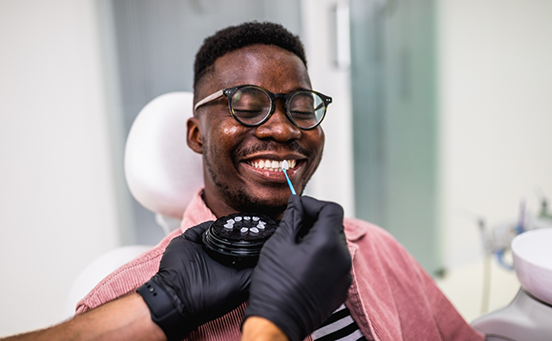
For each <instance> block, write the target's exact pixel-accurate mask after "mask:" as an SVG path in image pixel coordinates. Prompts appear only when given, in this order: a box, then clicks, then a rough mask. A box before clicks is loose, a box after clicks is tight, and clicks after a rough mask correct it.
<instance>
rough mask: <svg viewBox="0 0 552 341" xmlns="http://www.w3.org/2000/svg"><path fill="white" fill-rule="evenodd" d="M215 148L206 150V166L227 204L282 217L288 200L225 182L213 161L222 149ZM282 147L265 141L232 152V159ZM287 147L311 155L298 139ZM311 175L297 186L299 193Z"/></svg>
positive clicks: (277, 217)
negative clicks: (281, 199)
mask: <svg viewBox="0 0 552 341" xmlns="http://www.w3.org/2000/svg"><path fill="white" fill-rule="evenodd" d="M213 148H214V150H211V149H207V150H206V152H205V153H203V160H204V164H205V167H207V171H208V174H209V176H210V178H211V180H212V181H213V184H214V185H215V187H216V188H217V190H218V191H219V193H221V194H222V196H223V198H225V202H226V204H227V205H229V206H230V207H232V208H234V209H235V210H237V211H238V212H248V213H258V214H263V215H266V216H269V217H271V218H272V219H274V220H277V219H280V218H281V216H282V214H283V212H284V211H285V209H286V207H287V200H286V201H285V202H281V203H278V202H275V201H274V200H273V199H270V198H259V197H256V196H253V195H252V194H251V193H250V192H248V190H247V188H246V187H244V186H242V187H240V186H232V187H230V186H229V185H228V182H225V181H224V180H222V179H221V176H219V173H218V172H217V171H216V170H215V167H214V164H213V162H212V160H214V159H215V158H214V157H212V155H219V153H221V152H222V151H220V150H217V147H216V146H214V147H213ZM282 148H283V147H282V146H281V145H277V144H275V143H271V142H265V141H263V142H261V143H259V144H256V145H255V146H253V147H250V148H242V149H238V150H235V151H234V152H233V153H232V160H238V159H241V158H243V157H244V156H246V155H250V154H253V153H254V152H258V151H275V150H277V149H282ZM285 149H286V150H287V151H289V150H295V151H298V152H300V153H301V154H303V155H305V156H307V157H309V156H310V155H311V153H310V152H309V151H307V150H305V149H304V148H301V147H300V146H299V144H298V143H296V141H293V142H291V143H290V144H289V145H288V146H287V147H286V148H285ZM234 166H236V165H234ZM236 168H237V167H236ZM311 176H312V174H310V175H309V177H308V178H307V179H306V180H305V182H304V185H303V186H302V187H301V188H296V190H297V194H298V195H301V193H302V192H303V188H304V187H305V186H306V184H307V182H308V181H309V180H310V177H311Z"/></svg>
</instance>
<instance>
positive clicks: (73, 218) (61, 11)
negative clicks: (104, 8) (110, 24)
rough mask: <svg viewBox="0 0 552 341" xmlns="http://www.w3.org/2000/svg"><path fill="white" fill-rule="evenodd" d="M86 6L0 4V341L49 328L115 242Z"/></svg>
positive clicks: (91, 15) (89, 4)
mask: <svg viewBox="0 0 552 341" xmlns="http://www.w3.org/2000/svg"><path fill="white" fill-rule="evenodd" d="M94 6H95V2H94V1H93V0H80V1H74V0H50V1H40V0H34V1H31V0H18V1H9V0H2V1H0V273H1V278H2V283H3V289H2V290H0V336H4V335H8V334H12V333H17V332H23V331H26V330H29V329H35V328H40V327H45V326H47V325H49V324H52V323H55V322H58V319H59V316H60V314H61V310H62V307H63V304H64V300H65V298H66V297H67V294H68V291H69V288H70V286H71V284H72V282H73V281H74V280H75V279H76V277H77V275H78V273H79V271H81V270H82V269H83V267H84V266H85V265H87V264H88V263H89V262H90V261H91V260H92V259H94V258H96V257H98V256H99V255H100V254H102V253H104V252H106V251H107V250H109V249H111V248H113V247H115V246H116V245H118V242H119V236H118V226H117V221H118V211H117V206H116V203H115V194H114V188H115V186H113V175H112V168H113V167H112V165H111V163H110V162H111V157H110V147H109V145H108V140H109V138H108V130H107V123H106V122H107V112H106V98H105V93H104V84H103V80H102V72H103V70H102V67H101V63H100V60H101V58H100V57H101V56H100V48H99V46H100V45H99V41H98V35H99V34H98V24H97V18H96V8H95V7H94Z"/></svg>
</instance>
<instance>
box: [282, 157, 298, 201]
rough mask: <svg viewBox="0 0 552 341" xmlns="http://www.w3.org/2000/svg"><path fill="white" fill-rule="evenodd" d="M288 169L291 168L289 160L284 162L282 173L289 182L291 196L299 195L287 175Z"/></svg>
mask: <svg viewBox="0 0 552 341" xmlns="http://www.w3.org/2000/svg"><path fill="white" fill-rule="evenodd" d="M288 168H289V164H288V162H287V160H284V161H283V162H282V172H284V175H285V176H286V179H287V182H288V185H289V189H291V194H293V195H297V193H295V188H293V185H292V184H291V180H290V179H289V177H288V175H287V172H286V170H287V169H288Z"/></svg>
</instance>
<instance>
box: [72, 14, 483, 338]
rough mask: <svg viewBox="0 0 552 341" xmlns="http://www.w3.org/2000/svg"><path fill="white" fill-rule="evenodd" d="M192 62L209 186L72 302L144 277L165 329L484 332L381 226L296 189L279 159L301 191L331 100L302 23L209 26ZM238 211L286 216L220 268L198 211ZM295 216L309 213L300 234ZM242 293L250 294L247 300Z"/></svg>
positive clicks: (129, 289) (140, 286)
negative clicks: (206, 246) (315, 85)
mask: <svg viewBox="0 0 552 341" xmlns="http://www.w3.org/2000/svg"><path fill="white" fill-rule="evenodd" d="M194 72H195V76H194V117H193V118H191V119H190V120H189V121H188V126H187V128H188V134H187V142H188V145H189V147H190V148H192V149H193V150H194V151H195V152H197V153H200V154H202V155H203V166H204V181H205V188H204V189H203V190H201V191H200V192H199V193H198V194H197V195H196V197H195V198H194V199H193V201H192V202H191V203H190V205H189V206H188V208H187V209H186V212H185V213H184V217H183V220H182V225H181V228H180V229H178V230H177V231H174V232H173V233H172V234H170V235H169V236H167V237H166V238H165V239H164V240H163V241H162V242H161V243H160V244H159V245H157V246H156V247H154V248H153V249H152V250H150V251H149V252H147V253H146V254H144V255H142V256H141V257H139V258H138V259H136V260H134V261H132V262H131V263H129V264H127V265H124V266H123V267H121V268H120V269H118V270H116V271H115V272H114V273H112V274H111V275H109V276H108V277H107V278H105V279H104V280H103V281H102V282H101V283H100V284H98V286H97V287H96V288H94V289H93V290H92V291H91V292H90V293H89V294H88V295H87V296H86V297H85V298H84V299H83V300H81V302H80V303H79V305H78V307H77V313H78V314H81V313H84V312H86V311H88V310H90V309H93V308H96V307H98V306H100V305H102V304H104V303H106V302H108V301H112V300H114V299H116V298H118V297H121V296H125V295H128V294H131V295H129V297H135V294H132V293H133V292H135V291H136V290H138V292H139V293H140V294H141V295H142V297H143V298H144V300H145V301H146V303H147V304H148V307H149V308H150V310H151V312H152V319H154V321H155V322H156V323H157V324H158V325H159V326H160V327H162V328H163V331H164V332H165V335H167V336H169V338H170V339H178V338H179V337H184V336H187V338H188V339H190V340H234V339H239V338H240V337H242V329H241V326H242V323H243V331H244V335H260V334H262V332H267V331H271V332H274V334H272V335H273V336H275V337H276V338H278V337H283V339H286V338H289V339H291V340H299V339H301V338H303V337H305V336H307V335H308V334H310V333H312V332H313V331H314V333H313V334H312V336H313V337H314V338H315V339H321V340H335V339H338V338H342V337H347V339H346V340H359V339H367V340H481V339H483V336H482V335H480V334H479V333H477V332H475V331H474V330H473V329H471V328H470V327H469V326H468V325H467V324H466V322H465V321H464V320H463V319H462V317H461V316H460V315H459V314H458V313H457V312H456V310H455V309H454V307H453V306H452V305H451V304H450V302H449V301H448V300H447V299H446V298H445V297H444V295H443V294H442V293H441V292H440V291H439V289H438V288H437V287H436V285H435V283H434V282H433V280H432V279H431V277H430V276H428V275H427V273H426V272H425V271H424V270H423V269H422V268H421V267H420V266H419V264H418V263H417V262H416V261H415V260H414V259H413V258H412V257H411V256H410V255H409V254H408V253H407V252H406V251H405V249H404V248H403V247H402V246H401V245H399V244H398V243H397V242H396V241H395V239H394V238H393V237H392V236H390V235H389V234H388V233H387V232H385V231H384V230H382V229H380V228H379V227H377V226H374V225H371V224H369V223H366V222H363V221H359V220H351V219H345V220H343V212H342V210H341V209H340V208H339V207H338V206H337V205H335V204H331V203H323V202H319V201H317V200H314V199H312V198H306V197H297V196H292V197H291V199H290V190H289V188H288V186H287V184H286V179H285V176H284V174H283V172H282V171H281V167H282V164H281V163H282V162H283V161H287V162H288V164H289V165H290V169H289V170H288V174H289V176H290V178H291V181H292V182H293V185H294V186H295V189H296V190H297V193H298V194H300V193H302V192H303V190H304V189H305V186H306V185H307V182H308V180H309V179H310V177H311V176H312V174H313V173H314V172H315V170H316V168H317V167H318V164H319V163H320V160H321V158H322V152H323V148H324V132H323V130H322V127H321V126H320V123H321V121H322V120H323V118H324V115H325V114H326V109H327V107H328V105H329V104H330V103H331V98H330V97H328V96H326V95H324V94H321V93H318V92H316V91H313V89H312V87H311V83H310V79H309V76H308V73H307V62H306V57H305V54H304V51H303V46H302V44H301V42H300V41H299V39H298V38H297V37H296V36H293V35H292V34H290V33H289V32H288V31H287V30H285V29H284V28H283V27H282V26H280V25H276V24H270V23H262V24H261V23H246V24H242V25H239V26H235V27H229V28H227V29H224V30H221V31H219V32H217V33H216V34H215V35H214V36H212V37H209V38H207V39H206V40H205V42H204V44H203V46H202V47H201V49H200V50H199V52H198V54H197V56H196V62H195V66H194ZM286 208H287V209H286ZM237 212H255V213H262V214H265V215H268V216H270V217H272V218H274V219H275V220H277V221H280V220H282V221H281V223H280V227H279V228H278V230H277V233H276V234H275V235H274V236H273V237H272V238H271V239H270V240H269V241H268V242H267V244H266V245H265V246H264V248H263V250H262V252H261V257H260V260H259V264H258V265H257V266H256V267H255V269H254V270H252V269H248V270H240V271H234V270H228V269H226V268H221V267H220V265H218V264H215V263H214V262H212V261H211V260H209V259H208V258H206V257H204V256H203V255H202V252H203V251H202V250H201V247H200V246H201V238H199V237H198V236H199V233H200V232H201V231H204V229H205V227H204V224H202V223H203V222H205V221H212V220H215V219H216V218H219V217H222V216H226V215H228V214H231V213H237ZM313 222H314V223H313ZM196 225H197V226H196ZM303 225H305V226H307V227H311V226H312V227H311V228H310V230H309V231H308V233H307V235H306V236H305V238H304V239H301V238H299V239H298V233H299V230H301V228H302V227H304V226H303ZM194 226H195V227H194ZM201 226H203V227H201ZM185 231H186V233H185V235H184V237H183V236H179V235H181V234H182V233H183V232H185ZM343 231H344V233H345V234H343ZM345 236H346V241H345ZM173 239H174V240H175V241H173V242H172V243H171V245H169V242H171V240H173ZM178 243H182V246H180V244H178ZM168 245H169V247H168V248H167V246H168ZM198 245H199V246H198ZM177 246H178V247H177ZM166 248H167V250H168V251H167V252H166V253H165V255H164V256H163V252H164V251H165V249H166ZM187 248H189V249H187ZM192 249H193V250H195V251H193V252H192V256H193V257H192V258H193V260H192V261H191V262H190V263H185V262H182V264H188V265H189V266H190V267H191V268H194V267H200V268H202V271H204V273H203V274H207V275H205V278H204V279H202V280H205V282H202V280H199V281H198V280H197V278H194V277H195V275H193V274H192V275H190V274H189V273H188V272H189V271H190V269H189V268H186V267H185V266H184V267H183V268H181V269H179V270H175V269H174V267H172V264H173V263H174V262H176V263H178V262H179V259H181V258H179V257H182V259H188V258H187V257H190V252H191V251H189V250H192ZM198 255H199V256H198ZM197 257H199V258H197ZM197 259H200V260H197ZM173 261H174V262H173ZM160 263H161V266H160ZM351 263H352V270H351V271H350V269H351ZM158 271H159V272H158ZM349 273H351V274H352V282H351V277H350V276H349ZM154 275H155V276H154ZM152 276H154V277H153V278H152ZM150 278H151V280H150ZM202 278H203V277H202ZM200 279H201V278H200ZM144 283H145V284H144ZM198 283H200V284H201V285H199V284H198ZM249 283H251V287H250V289H249ZM351 283H352V284H351ZM192 289H193V290H192ZM223 289H224V290H223ZM155 290H157V291H155ZM159 290H161V291H159ZM152 292H167V293H168V296H169V297H170V299H171V300H172V301H171V302H173V304H172V306H174V307H175V309H176V310H178V314H176V313H175V315H171V316H172V317H171V318H174V319H173V320H171V321H181V322H182V323H181V325H182V326H181V329H184V333H180V331H178V330H177V331H175V330H173V327H174V325H175V324H178V323H174V322H167V321H168V320H167V319H169V320H170V318H160V317H159V316H161V315H159V314H157V313H158V312H160V311H164V310H163V309H162V308H159V307H156V306H155V305H156V303H155V299H154V298H152V297H149V296H148V295H149V293H152ZM247 296H249V304H248V303H243V304H242V302H243V301H244V300H245V299H246V298H247ZM347 296H348V297H347ZM148 297H149V298H148ZM346 297H347V298H346ZM345 299H346V300H345ZM192 301H193V302H195V303H194V304H192V303H189V302H192ZM198 301H199V303H198ZM344 301H345V304H344V305H341V306H340V307H339V308H338V309H337V310H336V311H335V312H334V313H333V315H332V317H331V318H330V319H328V320H327V321H326V323H324V324H322V323H323V322H324V321H325V320H326V319H327V318H328V316H329V315H330V314H331V312H332V311H334V310H335V308H336V307H337V306H339V304H341V303H343V302H344ZM228 302H230V303H228ZM192 307H193V308H194V309H196V308H198V307H199V308H198V309H197V311H195V310H193V309H192ZM171 309H173V308H171ZM171 309H169V310H171ZM173 310H174V309H173ZM192 310H193V311H192ZM215 310H216V313H212V311H215ZM171 314H172V313H171ZM196 316H200V318H196ZM251 332H260V334H251ZM248 333H249V334H248Z"/></svg>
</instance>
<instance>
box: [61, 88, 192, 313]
mask: <svg viewBox="0 0 552 341" xmlns="http://www.w3.org/2000/svg"><path fill="white" fill-rule="evenodd" d="M192 103H193V94H192V93H190V92H172V93H168V94H164V95H161V96H159V97H157V98H155V99H153V100H152V101H151V102H149V103H148V104H147V105H146V106H145V107H144V108H143V109H142V110H141V111H140V113H139V114H138V116H137V117H136V119H135V120H134V123H133V124H132V127H131V129H130V132H129V135H128V138H127V142H126V146H125V160H124V162H125V178H126V181H127V184H128V187H129V189H130V192H131V193H132V196H133V197H134V198H135V199H136V200H137V201H138V202H139V203H140V204H141V205H142V206H144V207H145V208H147V209H149V210H150V211H152V212H153V213H155V220H156V222H157V223H158V224H159V225H160V227H161V228H163V230H164V232H165V234H168V233H170V232H171V231H172V230H174V229H175V228H178V227H179V226H180V219H181V218H182V215H183V214H184V210H185V209H186V207H187V206H188V203H189V202H190V201H191V199H192V197H193V195H194V194H195V193H196V192H197V190H198V189H199V188H201V187H203V173H202V160H201V155H199V154H196V153H194V152H193V151H192V150H191V149H189V148H188V145H187V143H186V121H187V120H188V118H190V117H192V106H193V104H192ZM151 247H152V246H149V245H130V246H123V247H119V248H117V249H115V250H112V251H110V252H108V253H106V254H104V255H102V256H101V257H99V258H98V259H96V260H94V261H93V262H92V263H91V264H90V265H89V266H88V267H86V268H85V270H84V271H83V272H82V273H81V274H80V275H79V277H78V278H77V280H76V281H75V283H74V284H73V287H72V288H71V290H70V293H69V295H68V299H67V302H66V304H65V307H64V310H63V313H62V319H63V320H66V319H68V318H70V317H72V316H74V314H75V307H76V305H77V303H78V301H79V300H81V299H82V298H83V297H84V296H85V295H86V294H87V293H88V292H90V290H92V289H93V288H94V287H95V286H96V285H97V284H98V283H99V282H100V281H101V280H102V279H103V278H105V277H106V276H107V275H109V274H110V273H111V272H113V271H114V270H116V269H117V268H119V267H120V266H122V265H124V264H126V263H127V262H130V261H131V260H133V259H134V258H136V257H138V256H139V255H140V254H142V253H143V252H145V251H147V250H149V249H150V248H151Z"/></svg>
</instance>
